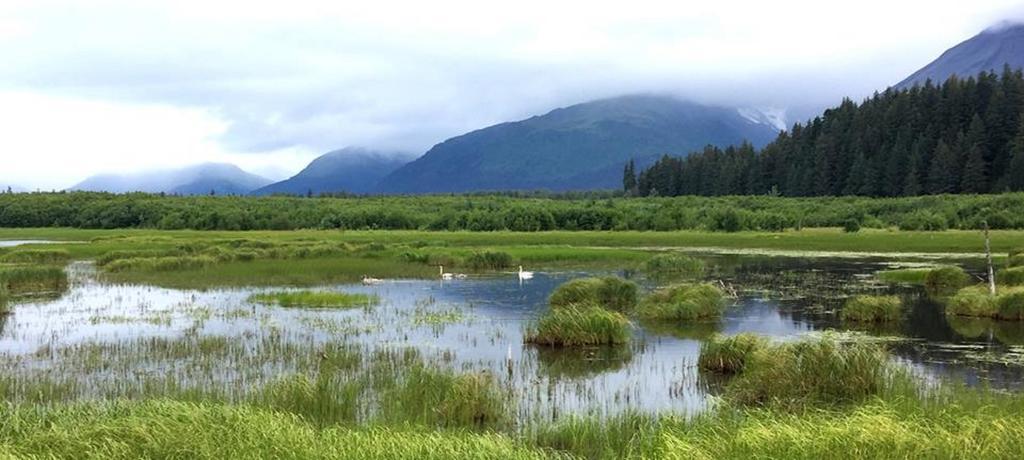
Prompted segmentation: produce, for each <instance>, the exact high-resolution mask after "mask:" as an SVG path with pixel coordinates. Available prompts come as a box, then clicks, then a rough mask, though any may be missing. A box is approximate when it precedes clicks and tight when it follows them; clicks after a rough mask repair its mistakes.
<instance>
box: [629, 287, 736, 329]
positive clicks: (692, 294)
mask: <svg viewBox="0 0 1024 460" xmlns="http://www.w3.org/2000/svg"><path fill="white" fill-rule="evenodd" d="M724 311H725V295H724V294H723V293H722V290H721V289H719V288H718V287H717V286H715V285H713V284H708V283H702V284H680V285H676V286H669V287H665V288H661V289H658V290H657V291H654V292H653V293H651V294H650V295H648V296H647V297H645V298H644V299H643V301H642V302H640V306H639V307H638V308H637V311H636V314H637V316H639V317H640V318H643V319H649V320H683V321H693V320H698V319H707V318H718V317H720V316H722V313H723V312H724Z"/></svg>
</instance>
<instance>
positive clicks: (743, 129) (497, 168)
mask: <svg viewBox="0 0 1024 460" xmlns="http://www.w3.org/2000/svg"><path fill="white" fill-rule="evenodd" d="M746 115H747V116H744V114H741V113H740V112H739V111H738V110H736V109H729V108H721V107H708V106H702V105H699V104H694V103H690V102H684V101H680V100H677V99H674V98H671V97H661V96H626V97H619V98H614V99H605V100H600V101H594V102H588V103H584V104H578V105H574V106H570V107H566V108H562V109H556V110H554V111H551V112H549V113H547V114H545V115H541V116H536V117H532V118H529V119H526V120H522V121H518V122H511V123H502V124H499V125H495V126H491V127H488V128H484V129H481V130H478V131H473V132H471V133H468V134H465V135H462V136H458V137H454V138H451V139H448V140H446V141H444V142H442V143H440V144H438V145H436V146H434V147H433V148H432V149H430V151H428V152H427V153H426V154H425V155H423V156H422V157H420V158H419V159H417V160H416V161H413V162H412V163H409V164H408V165H406V166H403V167H402V168H400V169H398V170H397V171H395V172H394V173H392V174H390V175H388V176H387V177H385V178H384V179H383V180H382V181H381V183H380V188H379V190H380V191H382V192H385V193H434V192H465V191H484V190H535V189H548V190H574V189H579V190H586V189H601V188H605V189H607V188H617V187H618V185H619V181H620V178H621V174H622V164H623V162H625V161H627V160H628V159H630V158H636V160H637V161H638V162H640V163H641V164H642V165H646V164H650V163H652V162H653V161H654V160H655V159H657V158H658V157H659V156H660V155H662V154H665V153H672V152H690V151H693V150H695V149H699V148H701V147H703V146H704V145H708V144H712V145H729V144H734V143H739V142H742V141H743V140H749V141H751V142H753V143H755V144H756V145H764V144H765V143H767V142H768V141H770V140H771V139H773V138H774V137H775V135H776V134H777V130H776V129H775V128H774V127H773V126H771V124H770V123H767V122H758V121H756V120H755V119H751V117H750V116H749V115H750V114H746Z"/></svg>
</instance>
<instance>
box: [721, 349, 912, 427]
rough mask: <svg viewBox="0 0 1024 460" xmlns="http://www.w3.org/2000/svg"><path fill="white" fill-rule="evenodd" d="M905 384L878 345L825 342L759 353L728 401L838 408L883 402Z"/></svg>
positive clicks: (728, 393) (748, 361) (732, 387)
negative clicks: (873, 399) (868, 401)
mask: <svg viewBox="0 0 1024 460" xmlns="http://www.w3.org/2000/svg"><path fill="white" fill-rule="evenodd" d="M897 377H902V378H899V379H898V380H900V382H897ZM902 380H905V376H904V374H902V373H898V372H896V371H895V369H894V368H893V365H892V364H891V363H890V361H889V359H888V356H887V354H886V352H885V350H884V349H883V348H882V347H881V346H880V345H879V344H877V343H871V342H865V341H840V340H838V339H837V338H835V337H831V336H825V337H820V338H807V339H803V340H800V341H796V342H788V343H780V344H776V345H771V346H767V347H764V348H761V349H757V350H755V351H754V352H753V353H751V354H750V355H749V356H748V358H747V359H746V360H745V362H744V366H743V371H742V372H741V373H740V374H739V375H737V376H736V377H735V378H734V379H733V380H732V381H731V382H729V383H728V384H727V385H726V388H725V397H726V399H727V400H729V401H731V402H733V403H736V404H739V405H744V406H767V407H774V408H779V409H784V410H789V409H804V408H810V407H822V406H837V405H844V404H849V403H856V402H861V401H864V400H866V399H868V398H871V397H875V396H880V395H882V394H883V393H885V392H886V391H887V390H889V389H891V388H894V387H895V384H896V383H905V382H902Z"/></svg>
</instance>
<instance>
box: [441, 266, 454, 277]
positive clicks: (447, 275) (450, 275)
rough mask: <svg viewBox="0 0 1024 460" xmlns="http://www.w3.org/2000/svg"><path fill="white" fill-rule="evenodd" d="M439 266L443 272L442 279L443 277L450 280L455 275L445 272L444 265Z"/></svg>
mask: <svg viewBox="0 0 1024 460" xmlns="http://www.w3.org/2000/svg"><path fill="white" fill-rule="evenodd" d="M438 268H439V269H440V272H441V279H443V280H450V279H452V278H454V277H455V275H453V274H451V273H445V272H444V265H438Z"/></svg>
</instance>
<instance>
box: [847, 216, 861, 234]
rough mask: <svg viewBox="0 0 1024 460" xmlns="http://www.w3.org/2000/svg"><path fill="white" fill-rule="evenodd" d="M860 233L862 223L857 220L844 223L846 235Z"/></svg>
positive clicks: (848, 220)
mask: <svg viewBox="0 0 1024 460" xmlns="http://www.w3.org/2000/svg"><path fill="white" fill-rule="evenodd" d="M859 231H860V221H859V220H857V219H847V220H846V222H843V232H846V233H857V232H859Z"/></svg>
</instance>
